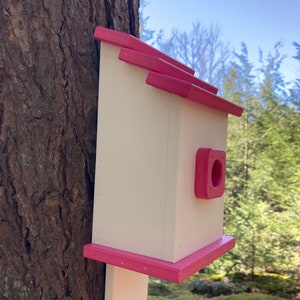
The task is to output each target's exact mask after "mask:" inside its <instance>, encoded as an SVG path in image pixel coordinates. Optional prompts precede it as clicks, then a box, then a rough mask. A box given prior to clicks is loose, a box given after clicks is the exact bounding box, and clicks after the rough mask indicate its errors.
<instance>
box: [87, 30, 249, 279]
mask: <svg viewBox="0 0 300 300" xmlns="http://www.w3.org/2000/svg"><path fill="white" fill-rule="evenodd" d="M94 36H95V39H97V40H99V41H101V47H100V49H101V50H100V52H101V54H100V83H99V104H98V106H99V108H98V132H97V156H96V179H95V196H94V216H93V233H92V243H91V244H88V245H86V246H85V247H84V256H85V257H88V258H92V259H95V260H98V261H102V262H105V263H109V264H111V265H115V266H119V267H123V268H126V269H130V270H133V271H136V272H140V273H144V274H148V275H153V276H156V277H159V278H162V279H166V280H169V281H174V282H181V281H182V280H184V279H186V278H187V277H188V276H190V275H192V274H193V273H195V272H197V271H198V270H199V269H201V268H203V267H205V266H206V265H207V264H209V263H211V262H212V261H213V260H214V259H216V258H218V257H220V256H221V255H223V254H224V253H226V252H227V251H229V250H230V249H231V248H233V247H234V244H235V239H234V238H232V237H228V236H224V235H223V210H224V195H223V194H224V187H225V171H226V138H227V122H228V114H232V115H235V116H240V115H241V114H242V111H243V108H242V107H240V106H238V105H236V104H234V103H231V102H229V101H228V100H225V99H223V98H221V97H219V96H217V94H216V93H217V88H215V87H213V86H211V85H209V84H207V83H205V82H203V81H201V80H199V79H197V78H196V77H194V76H193V71H192V70H191V69H189V68H188V67H186V66H184V65H182V64H181V63H179V62H177V61H175V60H173V59H171V58H170V57H168V56H166V55H165V54H163V53H161V52H159V51H158V50H156V49H154V48H152V47H150V46H149V45H146V44H144V43H143V42H141V41H140V40H138V39H136V38H135V37H133V36H131V35H128V34H125V33H121V32H117V31H113V30H110V29H106V28H102V27H97V28H96V31H95V35H94Z"/></svg>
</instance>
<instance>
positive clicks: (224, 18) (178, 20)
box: [143, 0, 300, 80]
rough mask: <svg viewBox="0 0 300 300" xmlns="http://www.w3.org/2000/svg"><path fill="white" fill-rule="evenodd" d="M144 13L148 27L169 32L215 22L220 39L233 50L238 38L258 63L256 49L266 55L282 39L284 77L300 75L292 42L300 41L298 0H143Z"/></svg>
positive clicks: (299, 7)
mask: <svg viewBox="0 0 300 300" xmlns="http://www.w3.org/2000/svg"><path fill="white" fill-rule="evenodd" d="M146 1H147V2H148V5H147V6H146V7H145V8H144V11H143V15H144V17H149V19H148V21H147V28H148V29H152V30H155V31H157V32H158V31H159V30H160V29H163V30H164V31H165V33H166V35H167V36H168V35H170V34H171V32H172V29H173V28H177V29H179V30H186V31H189V30H190V29H191V27H192V24H193V23H194V22H196V21H199V22H200V23H201V24H202V25H203V26H205V27H209V26H210V25H211V24H218V25H220V27H221V33H222V37H221V39H222V40H223V41H224V42H225V43H227V42H229V43H230V45H231V46H232V47H234V49H235V51H237V52H238V51H239V50H240V45H241V42H245V43H246V45H247V48H248V53H249V59H250V61H251V62H252V63H254V65H255V64H257V61H258V49H259V48H261V49H262V50H263V53H264V54H265V55H267V54H268V52H270V51H272V50H273V48H274V45H275V43H277V42H278V41H281V42H283V44H284V46H283V48H282V49H281V53H282V54H286V55H287V58H286V59H285V61H284V64H283V66H282V69H281V72H282V73H283V75H284V77H285V79H286V80H293V79H295V78H299V75H300V66H299V63H297V61H296V60H295V59H293V58H292V56H294V55H296V50H295V47H294V46H293V45H292V43H293V42H297V43H299V44H300V0H146Z"/></svg>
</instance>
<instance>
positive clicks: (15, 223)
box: [0, 0, 139, 299]
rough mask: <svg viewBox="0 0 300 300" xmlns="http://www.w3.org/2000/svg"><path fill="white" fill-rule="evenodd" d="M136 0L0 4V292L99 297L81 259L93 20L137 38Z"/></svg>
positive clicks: (92, 96) (94, 78)
mask: <svg viewBox="0 0 300 300" xmlns="http://www.w3.org/2000/svg"><path fill="white" fill-rule="evenodd" d="M138 5H139V1H138V0H128V1H122V0H116V1H112V0H100V1H84V0H82V1H68V2H67V1H48V0H43V1H30V0H24V1H8V0H3V1H1V4H0V151H1V155H0V174H1V176H0V232H1V237H0V298H1V299H101V298H103V290H104V282H103V279H104V267H103V265H101V264H98V263H93V262H91V261H87V260H85V259H84V258H83V256H82V247H83V245H84V244H85V243H87V242H90V238H91V224H92V207H93V187H94V163H95V140H96V118H97V91H98V53H99V49H98V42H95V41H94V40H93V31H94V28H95V26H96V25H102V26H106V27H110V28H114V29H116V30H120V31H125V32H128V33H131V34H133V35H138Z"/></svg>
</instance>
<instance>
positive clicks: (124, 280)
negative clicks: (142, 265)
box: [105, 265, 148, 300]
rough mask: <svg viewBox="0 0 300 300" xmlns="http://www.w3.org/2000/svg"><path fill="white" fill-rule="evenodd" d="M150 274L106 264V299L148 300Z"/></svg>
mask: <svg viewBox="0 0 300 300" xmlns="http://www.w3.org/2000/svg"><path fill="white" fill-rule="evenodd" d="M147 295H148V276H147V275H144V274H141V273H137V272H133V271H130V270H126V269H123V268H118V267H115V266H112V265H106V284H105V300H147Z"/></svg>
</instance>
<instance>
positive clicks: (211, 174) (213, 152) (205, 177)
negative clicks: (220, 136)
mask: <svg viewBox="0 0 300 300" xmlns="http://www.w3.org/2000/svg"><path fill="white" fill-rule="evenodd" d="M225 173H226V152H225V151H224V150H221V149H213V148H199V149H198V151H197V154H196V164H195V188H194V192H195V196H196V197H197V198H200V199H214V198H217V197H221V196H222V195H223V194H224V190H225Z"/></svg>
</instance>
